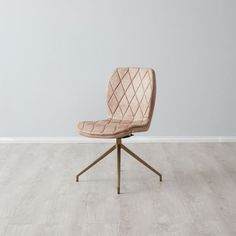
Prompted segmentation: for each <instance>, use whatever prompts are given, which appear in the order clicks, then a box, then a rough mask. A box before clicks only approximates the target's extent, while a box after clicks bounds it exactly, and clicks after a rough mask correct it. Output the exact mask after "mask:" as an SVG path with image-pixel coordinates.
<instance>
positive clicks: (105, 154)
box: [76, 145, 116, 182]
mask: <svg viewBox="0 0 236 236" xmlns="http://www.w3.org/2000/svg"><path fill="white" fill-rule="evenodd" d="M115 149H116V145H114V146H112V147H111V148H110V149H108V150H107V151H106V152H105V153H104V154H102V155H101V156H100V157H99V158H98V159H96V160H95V161H94V162H93V163H91V164H90V165H89V166H87V167H86V168H85V169H84V170H82V171H81V172H80V173H79V174H77V175H76V182H79V176H80V175H82V174H83V173H84V172H86V171H87V170H88V169H90V168H91V167H92V166H94V165H95V164H97V163H98V162H99V161H101V160H102V159H103V158H104V157H106V156H107V155H108V154H110V153H111V152H112V151H113V150H115Z"/></svg>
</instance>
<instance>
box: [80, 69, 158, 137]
mask: <svg viewBox="0 0 236 236" xmlns="http://www.w3.org/2000/svg"><path fill="white" fill-rule="evenodd" d="M155 92H156V90H155V74H154V71H153V70H151V69H146V68H118V69H116V70H115V71H114V73H113V75H112V77H111V79H110V81H109V84H108V93H107V106H108V114H109V118H108V119H106V120H101V121H82V122H80V123H79V127H78V128H79V130H80V134H82V135H85V136H91V137H107V138H117V137H123V136H126V135H129V134H131V133H132V132H139V131H146V130H148V128H149V125H150V122H151V118H152V113H153V107H154V103H155Z"/></svg>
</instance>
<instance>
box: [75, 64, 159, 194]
mask: <svg viewBox="0 0 236 236" xmlns="http://www.w3.org/2000/svg"><path fill="white" fill-rule="evenodd" d="M155 98H156V79H155V72H154V70H152V69H149V68H133V67H132V68H117V69H116V70H115V71H114V73H113V75H112V77H111V79H110V81H109V84H108V92H107V107H108V118H107V119H105V120H98V121H82V122H80V123H79V124H78V129H79V132H80V134H81V135H83V136H87V137H90V138H109V139H111V138H114V139H116V144H115V145H113V146H112V147H111V148H110V149H108V150H107V151H106V152H105V153H104V154H102V155H101V156H100V157H99V158H98V159H96V160H95V161H94V162H93V163H91V164H90V165H89V166H87V167H86V168H85V169H84V170H83V171H81V172H80V173H79V174H77V176H76V181H77V182H78V181H79V176H80V175H82V174H83V173H84V172H86V171H87V170H88V169H90V168H91V167H92V166H94V165H95V164H97V163H98V162H99V161H101V160H102V159H103V158H105V157H106V156H107V155H108V154H109V153H111V152H112V151H114V150H115V149H116V152H117V193H118V194H120V170H121V149H123V150H124V151H126V152H127V153H128V154H129V155H130V156H132V157H133V158H135V159H136V160H137V161H139V162H140V163H142V164H143V165H144V166H146V167H147V168H149V169H150V170H151V171H153V172H154V173H155V174H157V175H158V176H159V177H160V181H162V175H161V174H160V173H159V172H158V171H157V170H155V169H154V168H153V167H151V166H150V165H149V164H148V163H146V162H145V161H144V160H142V159H141V158H140V157H138V156H137V155H136V154H135V153H134V152H132V151H131V150H130V149H129V148H127V147H126V146H125V145H124V144H122V139H123V138H128V137H130V136H132V135H133V133H135V132H144V131H147V130H148V129H149V126H150V123H151V119H152V114H153V109H154V105H155Z"/></svg>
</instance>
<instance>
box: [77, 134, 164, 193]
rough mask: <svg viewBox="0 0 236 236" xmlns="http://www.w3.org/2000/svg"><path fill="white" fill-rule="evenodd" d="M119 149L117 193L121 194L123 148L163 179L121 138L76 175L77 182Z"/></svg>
mask: <svg viewBox="0 0 236 236" xmlns="http://www.w3.org/2000/svg"><path fill="white" fill-rule="evenodd" d="M115 149H116V150H117V193H118V194H120V170H121V149H123V150H124V151H126V152H127V153H128V154H129V155H130V156H132V157H133V158H134V159H136V160H137V161H139V162H140V163H142V164H143V165H144V166H146V167H147V168H148V169H149V170H151V171H152V172H154V173H155V174H157V175H158V176H159V177H160V181H162V175H161V173H160V172H158V171H157V170H155V169H154V168H153V167H151V166H150V165H149V164H148V163H147V162H145V161H144V160H143V159H141V158H140V157H139V156H138V155H136V154H135V153H134V152H132V151H131V150H130V149H129V148H127V147H126V146H125V145H124V144H122V143H121V138H117V139H116V144H115V145H113V146H112V147H111V148H110V149H108V150H107V151H106V152H105V153H104V154H102V155H101V156H100V157H99V158H97V159H96V160H95V161H94V162H92V163H91V164H90V165H89V166H87V167H86V168H85V169H84V170H82V171H81V172H80V173H79V174H77V175H76V182H79V176H80V175H82V174H83V173H84V172H86V171H87V170H89V169H90V168H91V167H93V166H94V165H96V164H97V163H98V162H99V161H101V160H102V159H104V158H105V157H106V156H107V155H108V154H110V153H111V152H112V151H114V150H115Z"/></svg>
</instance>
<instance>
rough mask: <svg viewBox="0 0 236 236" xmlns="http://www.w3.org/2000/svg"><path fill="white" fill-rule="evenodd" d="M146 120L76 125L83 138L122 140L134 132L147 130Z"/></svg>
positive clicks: (106, 121) (98, 121) (86, 122)
mask: <svg viewBox="0 0 236 236" xmlns="http://www.w3.org/2000/svg"><path fill="white" fill-rule="evenodd" d="M147 126H148V125H147V121H146V120H136V121H132V120H117V119H111V118H109V119H106V120H97V121H81V122H79V124H78V128H79V132H80V134H81V135H83V136H87V137H93V138H122V137H125V136H128V135H131V134H132V133H134V132H142V131H146V130H147V129H148V127H147Z"/></svg>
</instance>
